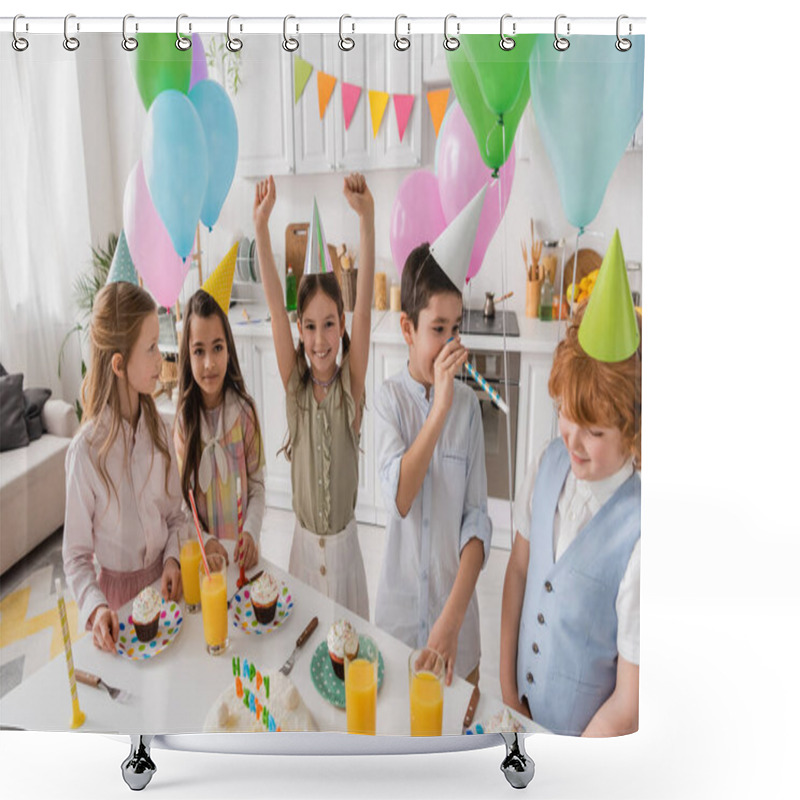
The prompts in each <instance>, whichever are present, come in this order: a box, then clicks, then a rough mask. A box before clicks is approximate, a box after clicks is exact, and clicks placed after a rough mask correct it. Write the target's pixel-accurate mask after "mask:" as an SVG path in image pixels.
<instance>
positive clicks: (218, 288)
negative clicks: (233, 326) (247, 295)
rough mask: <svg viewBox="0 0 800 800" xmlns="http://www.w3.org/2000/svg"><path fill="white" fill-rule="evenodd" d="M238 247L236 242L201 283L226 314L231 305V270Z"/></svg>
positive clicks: (234, 264)
mask: <svg viewBox="0 0 800 800" xmlns="http://www.w3.org/2000/svg"><path fill="white" fill-rule="evenodd" d="M238 249H239V243H238V242H237V243H236V244H235V245H234V246H233V247H231V249H230V250H228V253H227V255H226V256H225V258H223V259H222V261H220V262H219V264H218V265H217V268H216V269H215V270H214V271H213V272H212V273H211V274H210V275H209V276H208V278H207V279H206V282H205V283H204V284H203V289H204V290H205V291H207V292H208V293H209V294H210V295H211V296H212V297H213V298H214V299H215V300H216V301H217V303H218V305H219V307H220V308H221V309H222V310H223V311H224V312H225V313H226V314H227V313H228V308H230V305H231V289H233V270H234V267H235V266H236V251H237V250H238Z"/></svg>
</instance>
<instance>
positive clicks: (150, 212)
mask: <svg viewBox="0 0 800 800" xmlns="http://www.w3.org/2000/svg"><path fill="white" fill-rule="evenodd" d="M122 219H123V227H124V229H125V237H126V238H127V240H128V249H129V250H130V254H131V259H132V260H133V265H134V266H135V267H136V271H137V272H138V273H139V274H140V275H141V276H142V280H143V281H144V284H145V286H146V287H147V289H148V290H149V291H150V293H151V294H152V295H153V297H155V299H156V302H157V303H159V304H160V305H162V306H164V307H166V308H171V307H172V306H173V305H175V301H176V300H177V299H178V296H179V295H180V291H181V287H182V286H183V281H184V280H185V278H186V274H187V273H188V271H189V265H190V261H189V260H188V259H187V260H186V261H184V260H183V259H182V258H181V257H180V256H179V255H178V254H177V253H176V252H175V248H174V247H173V245H172V239H171V238H170V235H169V233H168V232H167V229H166V228H165V227H164V223H163V222H162V221H161V217H159V216H158V212H157V211H156V209H155V206H154V205H153V201H152V200H151V199H150V192H149V191H148V189H147V182H146V181H145V177H144V168H143V167H142V162H141V159H140V160H139V161H137V162H136V166H135V167H134V168H133V169H132V170H131V173H130V175H128V182H127V183H126V184H125V196H124V198H123V200H122Z"/></svg>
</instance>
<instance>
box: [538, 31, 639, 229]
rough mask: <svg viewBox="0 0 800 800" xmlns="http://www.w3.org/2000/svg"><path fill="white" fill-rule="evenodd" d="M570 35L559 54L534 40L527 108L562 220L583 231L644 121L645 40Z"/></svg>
mask: <svg viewBox="0 0 800 800" xmlns="http://www.w3.org/2000/svg"><path fill="white" fill-rule="evenodd" d="M630 40H631V42H632V47H631V48H630V49H629V50H627V51H625V52H620V51H619V50H617V48H616V47H615V44H616V36H570V37H569V42H570V46H569V48H568V49H567V50H565V51H563V52H559V51H557V50H556V49H555V48H554V47H553V42H552V39H548V38H546V37H544V36H540V37H539V38H538V40H537V41H536V44H535V45H534V48H533V52H532V53H531V65H530V66H531V73H530V77H531V103H532V105H533V113H534V114H535V116H536V122H537V125H538V128H539V131H540V133H541V136H542V141H543V142H544V146H545V149H546V150H547V154H548V155H549V156H550V161H551V162H552V164H553V169H554V170H555V175H556V180H557V181H558V188H559V191H560V193H561V204H562V205H563V207H564V213H565V214H566V216H567V219H568V220H569V221H570V222H571V223H572V224H573V225H574V226H575V227H576V228H584V227H585V226H586V225H588V224H589V223H590V222H591V221H592V220H593V219H594V218H595V217H596V216H597V212H598V211H599V210H600V206H601V205H602V203H603V197H604V196H605V193H606V188H607V187H608V182H609V180H611V176H612V174H613V173H614V170H615V169H616V167H617V164H618V163H619V160H620V158H621V157H622V154H623V153H624V152H625V148H626V147H627V145H628V143H629V142H630V140H631V137H632V136H633V134H634V132H635V130H636V126H637V125H638V124H639V120H640V119H641V117H642V96H643V91H644V36H631V37H630Z"/></svg>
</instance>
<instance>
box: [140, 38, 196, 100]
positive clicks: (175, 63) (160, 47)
mask: <svg viewBox="0 0 800 800" xmlns="http://www.w3.org/2000/svg"><path fill="white" fill-rule="evenodd" d="M137 39H138V40H139V46H138V47H137V48H136V49H135V50H134V51H133V71H134V76H135V78H136V86H137V87H138V88H139V94H140V95H141V96H142V102H143V103H144V107H145V109H149V108H150V104H151V103H152V102H153V100H155V99H156V96H157V95H159V94H161V92H163V91H164V89H177V90H178V91H179V92H183V93H184V94H188V92H189V82H190V80H191V77H192V50H191V48H189V49H187V50H178V48H177V47H175V34H174V33H140V34H139V35H138V36H137Z"/></svg>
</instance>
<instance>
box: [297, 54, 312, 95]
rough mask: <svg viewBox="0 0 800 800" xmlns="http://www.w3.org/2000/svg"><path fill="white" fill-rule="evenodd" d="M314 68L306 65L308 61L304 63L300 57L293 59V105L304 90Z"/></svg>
mask: <svg viewBox="0 0 800 800" xmlns="http://www.w3.org/2000/svg"><path fill="white" fill-rule="evenodd" d="M313 70H314V67H313V66H312V65H311V64H309V63H308V61H304V60H303V59H302V58H300V56H295V59H294V102H295V105H296V104H297V101H298V100H299V99H300V98H301V97H302V95H303V90H304V89H305V88H306V84H307V83H308V79H309V78H310V77H311V73H312V72H313Z"/></svg>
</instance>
